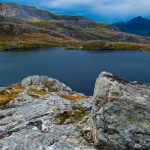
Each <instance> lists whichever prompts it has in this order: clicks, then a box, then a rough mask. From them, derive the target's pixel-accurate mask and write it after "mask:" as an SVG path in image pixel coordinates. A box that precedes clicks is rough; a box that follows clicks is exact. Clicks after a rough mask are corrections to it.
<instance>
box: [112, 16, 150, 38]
mask: <svg viewBox="0 0 150 150" xmlns="http://www.w3.org/2000/svg"><path fill="white" fill-rule="evenodd" d="M113 25H114V26H116V27H118V29H120V31H122V32H127V33H132V34H137V35H142V36H150V20H149V19H147V18H144V17H142V16H138V17H135V18H133V19H131V20H129V21H128V22H122V23H121V22H118V23H114V24H113Z"/></svg>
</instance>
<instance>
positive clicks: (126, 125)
mask: <svg viewBox="0 0 150 150" xmlns="http://www.w3.org/2000/svg"><path fill="white" fill-rule="evenodd" d="M93 103H94V105H93V108H92V117H93V118H92V121H93V126H94V128H93V134H94V135H95V136H96V138H97V141H98V143H99V144H100V143H102V144H103V145H105V147H106V148H109V149H111V150H117V149H127V150H128V149H140V150H141V149H145V150H148V149H150V88H149V86H146V85H138V84H136V83H129V82H128V81H126V80H123V79H120V78H119V77H117V76H113V75H112V74H110V73H106V72H103V73H101V74H100V76H99V77H98V79H97V81H96V85H95V91H94V96H93Z"/></svg>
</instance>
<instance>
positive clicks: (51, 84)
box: [43, 81, 58, 92]
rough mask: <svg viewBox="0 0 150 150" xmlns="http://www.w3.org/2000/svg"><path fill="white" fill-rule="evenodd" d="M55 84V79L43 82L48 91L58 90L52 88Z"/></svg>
mask: <svg viewBox="0 0 150 150" xmlns="http://www.w3.org/2000/svg"><path fill="white" fill-rule="evenodd" d="M55 84H56V81H47V82H44V83H43V85H44V87H45V88H48V91H49V92H58V89H57V88H54V85H55Z"/></svg>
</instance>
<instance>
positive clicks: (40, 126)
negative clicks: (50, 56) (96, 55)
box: [0, 72, 150, 150]
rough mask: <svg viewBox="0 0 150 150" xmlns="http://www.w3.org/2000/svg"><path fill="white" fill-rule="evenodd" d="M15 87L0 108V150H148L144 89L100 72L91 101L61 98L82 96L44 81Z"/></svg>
mask: <svg viewBox="0 0 150 150" xmlns="http://www.w3.org/2000/svg"><path fill="white" fill-rule="evenodd" d="M20 83H21V85H22V88H21V89H17V90H18V91H19V93H18V95H17V96H16V97H15V98H14V99H12V100H10V101H8V103H7V104H5V105H1V106H0V149H2V150H6V149H7V150H16V149H25V150H43V149H45V150H101V149H109V150H118V149H122V150H128V149H131V150H132V149H133V150H134V149H139V150H144V149H145V150H148V149H149V148H150V87H149V86H148V85H146V84H138V83H137V82H134V83H133V82H132V83H131V82H128V81H127V80H124V79H121V78H119V77H117V76H114V75H112V74H111V73H107V72H102V73H101V74H100V76H99V77H98V79H97V80H96V84H95V89H94V95H93V96H91V97H87V98H85V99H81V100H79V101H75V100H73V99H72V100H69V99H67V98H64V96H63V95H65V94H66V95H79V97H81V98H82V97H86V96H85V95H84V94H81V93H77V92H75V91H72V90H71V88H70V87H68V86H66V85H65V84H64V83H61V82H60V81H58V80H56V79H53V78H49V77H47V76H38V75H35V76H30V77H27V78H25V79H23V80H22V81H21V82H20ZM16 87H17V88H19V87H21V86H13V90H14V91H15V90H16V89H15V88H16ZM2 89H3V91H4V92H5V90H7V92H8V93H9V92H10V91H11V89H10V88H7V87H5V88H2ZM10 93H11V92H10ZM68 97H69V96H68Z"/></svg>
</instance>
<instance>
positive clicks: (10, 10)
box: [0, 3, 91, 21]
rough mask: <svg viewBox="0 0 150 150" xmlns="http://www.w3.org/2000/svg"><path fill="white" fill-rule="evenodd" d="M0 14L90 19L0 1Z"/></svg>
mask: <svg viewBox="0 0 150 150" xmlns="http://www.w3.org/2000/svg"><path fill="white" fill-rule="evenodd" d="M0 15H1V16H4V17H16V18H39V19H43V20H66V21H91V20H90V19H88V18H86V17H83V16H69V15H58V14H54V13H51V12H49V11H45V10H41V9H38V8H36V7H32V6H25V5H21V4H16V3H0Z"/></svg>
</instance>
